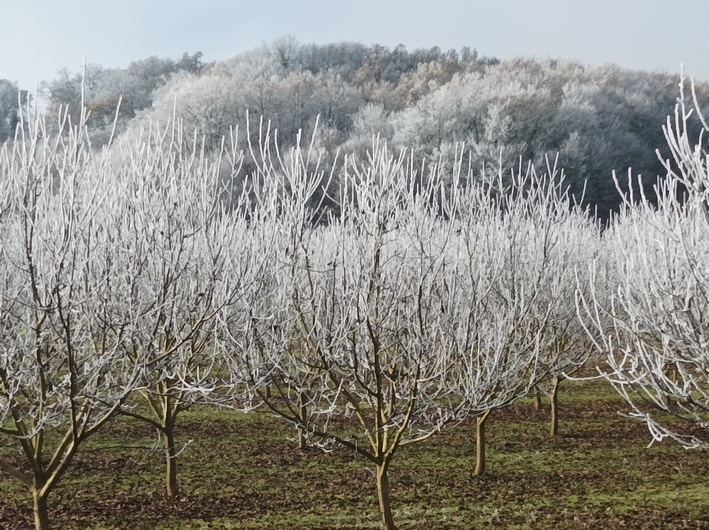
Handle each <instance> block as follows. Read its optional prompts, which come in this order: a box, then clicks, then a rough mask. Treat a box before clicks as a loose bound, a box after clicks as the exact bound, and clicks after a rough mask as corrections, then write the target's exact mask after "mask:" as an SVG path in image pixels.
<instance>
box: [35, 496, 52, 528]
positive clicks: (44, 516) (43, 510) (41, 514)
mask: <svg viewBox="0 0 709 530" xmlns="http://www.w3.org/2000/svg"><path fill="white" fill-rule="evenodd" d="M47 493H48V492H46V491H45V492H43V491H42V490H41V488H37V487H35V488H32V502H33V507H34V527H35V530H49V507H48V504H47Z"/></svg>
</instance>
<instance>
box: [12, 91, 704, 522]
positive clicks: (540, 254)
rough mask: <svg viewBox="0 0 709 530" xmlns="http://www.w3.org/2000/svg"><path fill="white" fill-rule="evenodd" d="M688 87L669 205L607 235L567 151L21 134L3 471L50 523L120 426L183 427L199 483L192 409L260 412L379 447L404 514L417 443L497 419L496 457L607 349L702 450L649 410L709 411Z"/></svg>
mask: <svg viewBox="0 0 709 530" xmlns="http://www.w3.org/2000/svg"><path fill="white" fill-rule="evenodd" d="M693 95H695V94H694V92H693ZM687 99H688V100H689V103H686V104H685V103H684V101H685V100H684V99H683V100H682V101H683V103H682V105H680V106H679V107H678V108H677V111H676V114H675V118H674V121H670V122H668V123H667V129H666V133H667V139H668V142H669V148H670V150H671V152H672V154H673V156H674V159H673V161H672V162H670V161H666V162H665V163H666V165H667V171H668V178H667V179H665V180H664V181H662V182H663V183H661V184H658V187H657V195H658V197H659V198H660V200H659V206H658V207H657V208H654V207H652V206H651V205H650V204H649V202H648V201H647V199H646V198H641V199H640V200H639V201H638V200H634V198H632V197H626V202H625V206H624V209H623V211H622V213H621V214H620V215H619V216H618V217H617V218H616V219H615V220H614V222H613V224H612V225H611V226H610V227H608V228H607V229H606V230H605V232H603V233H602V232H601V230H600V228H599V225H598V224H597V223H595V222H593V221H592V220H591V218H590V216H588V215H587V212H586V211H585V210H584V209H583V207H582V206H580V205H579V204H578V203H577V202H576V201H575V200H574V199H573V197H572V196H571V194H570V193H569V189H568V185H567V183H566V181H565V180H564V178H563V175H562V174H560V172H559V171H557V170H556V167H555V165H554V163H552V162H551V161H549V162H548V163H547V165H546V168H545V171H537V170H535V168H534V166H533V165H531V164H530V165H528V166H526V167H523V168H521V169H518V170H517V171H513V172H506V171H504V169H503V168H502V167H500V169H499V170H498V172H497V173H494V174H490V173H488V172H477V171H472V170H469V169H468V167H469V165H468V162H467V160H468V158H466V156H467V152H466V151H464V150H460V151H458V152H457V153H456V154H455V156H454V159H453V163H451V164H448V163H446V162H445V161H440V162H439V163H429V162H427V161H425V160H424V161H421V160H420V159H417V158H416V157H415V156H413V155H411V154H410V152H409V151H407V150H403V149H396V150H392V149H390V147H388V145H387V144H386V143H385V142H384V141H383V140H381V139H377V138H375V139H374V140H373V141H372V143H371V145H370V149H369V151H368V153H367V155H366V157H362V156H357V155H352V156H351V155H347V154H346V155H343V160H342V161H339V160H337V161H335V162H333V163H328V162H327V161H326V157H325V155H324V154H323V153H322V152H321V151H320V150H319V149H318V148H317V145H316V142H317V134H314V135H313V137H312V139H311V141H310V144H309V145H301V141H302V139H301V138H300V137H298V138H297V139H296V142H295V145H294V147H292V148H284V149H282V150H281V149H280V148H279V147H278V145H279V144H278V142H277V141H275V139H273V138H272V137H271V136H270V134H271V132H270V130H269V128H268V126H267V125H265V124H264V123H263V122H262V123H261V127H253V128H252V127H248V128H247V130H248V131H252V130H253V131H254V135H259V136H258V138H257V141H256V142H249V143H247V144H246V145H245V146H244V149H243V150H241V149H240V148H239V144H238V143H236V139H235V138H234V137H232V138H231V140H232V141H227V140H226V139H225V140H222V142H221V144H220V146H219V147H218V148H216V150H214V149H212V150H211V151H210V150H209V149H208V147H207V145H206V143H204V142H200V141H199V139H198V138H197V137H196V136H194V135H191V136H190V135H185V130H184V129H183V128H182V127H180V126H179V123H180V122H179V121H178V123H174V122H172V123H167V124H166V125H164V126H160V125H156V124H154V125H152V126H150V127H148V128H146V129H143V130H142V131H141V132H140V134H136V135H134V136H132V137H131V138H130V139H125V140H124V141H122V142H116V143H115V145H113V146H112V147H111V148H110V149H109V148H105V149H103V150H100V151H99V150H96V149H93V148H92V147H91V143H90V140H89V138H90V136H89V130H88V129H87V127H86V126H85V124H86V118H87V114H86V112H84V113H83V114H82V115H81V116H80V118H79V125H72V122H71V120H69V119H67V120H66V121H65V122H64V126H65V128H64V129H63V130H61V131H60V132H59V133H58V134H52V133H51V131H49V130H47V128H46V127H45V125H44V123H45V122H43V121H42V120H40V119H38V120H36V121H32V122H30V123H21V126H20V128H19V129H18V131H19V132H18V136H17V139H16V140H15V141H14V142H11V143H6V144H5V145H4V146H3V147H2V150H0V179H1V180H0V439H1V440H2V445H0V447H2V451H1V452H0V471H2V473H5V474H7V475H9V476H11V477H13V478H14V479H16V480H18V481H20V482H21V483H23V484H24V485H25V486H26V487H27V489H28V491H29V493H30V494H31V495H32V498H33V501H34V513H35V522H36V527H37V528H38V529H46V528H49V526H50V518H49V506H48V499H49V497H50V493H51V492H52V491H53V490H54V489H55V488H56V487H57V486H58V484H59V483H60V481H61V478H62V476H63V474H64V473H65V472H66V471H67V469H69V468H70V466H71V465H72V461H73V459H74V457H75V456H76V454H77V452H78V451H80V449H81V446H82V444H83V443H84V442H85V441H86V440H87V439H89V438H90V437H91V436H93V435H94V434H95V433H97V432H99V431H100V430H101V428H102V427H103V426H104V425H106V423H107V422H110V421H112V420H113V419H114V418H115V417H116V416H118V415H124V416H128V417H130V418H133V419H134V420H135V421H142V422H146V423H148V424H149V425H151V426H152V427H154V428H155V429H156V430H157V431H158V432H159V433H160V436H161V438H162V445H163V447H164V450H165V462H166V494H167V495H170V496H174V495H176V494H177V493H178V491H179V474H178V467H177V464H178V459H179V454H178V453H179V447H177V446H176V443H175V436H174V434H175V428H176V426H178V425H179V421H180V414H181V413H182V412H183V411H185V410H187V409H189V408H190V407H192V406H194V405H196V404H201V405H207V406H215V407H227V408H231V409H235V410H251V409H254V408H259V407H260V408H264V409H267V410H270V411H272V412H273V413H275V414H277V415H278V416H280V417H282V418H283V419H284V420H286V421H287V422H289V423H290V424H291V425H292V426H293V427H294V428H295V429H297V431H298V433H299V438H300V441H301V443H302V444H315V445H319V446H322V447H325V448H327V447H331V446H337V447H340V448H344V449H347V450H351V451H353V452H354V453H356V454H358V455H359V456H360V457H361V458H362V460H363V461H365V462H368V465H370V466H372V467H373V468H374V469H375V470H376V472H375V476H376V487H377V491H378V497H379V507H380V511H381V514H382V521H383V525H384V527H385V528H387V529H388V530H390V529H393V528H395V523H394V520H393V515H392V507H391V502H390V490H389V481H388V472H389V469H390V467H391V466H392V465H393V464H394V462H395V461H396V458H395V457H396V454H398V452H399V451H401V450H402V449H405V447H406V446H407V445H410V444H415V443H423V442H425V440H426V439H427V438H429V437H431V436H433V435H435V434H436V433H438V432H440V431H441V430H442V429H445V428H447V427H450V426H454V425H455V424H457V423H459V422H461V421H462V420H464V419H466V418H477V422H478V443H479V446H478V467H479V469H478V472H483V471H484V444H483V442H484V426H485V420H486V418H487V417H488V415H489V414H490V413H492V412H494V411H495V410H497V409H500V408H503V407H506V406H509V405H510V404H512V403H514V402H515V401H516V400H517V399H519V398H521V397H524V396H526V395H528V394H529V393H530V392H532V391H533V390H534V389H537V388H544V387H548V388H551V389H553V390H555V389H556V388H557V387H558V383H559V380H560V378H562V377H565V376H570V375H572V374H573V373H574V372H575V371H576V369H578V368H579V367H580V366H581V365H583V364H584V363H585V362H586V360H587V359H588V357H589V355H591V354H592V353H593V352H595V354H596V357H594V363H598V365H599V370H601V372H602V373H603V374H604V375H605V376H606V377H608V378H609V379H610V380H611V382H612V383H613V384H614V385H615V386H616V388H617V389H618V390H619V391H620V392H621V394H622V395H623V396H624V397H626V399H627V400H628V401H629V403H631V405H632V406H633V409H632V414H633V415H636V416H638V417H640V418H641V419H644V420H647V421H648V423H649V425H650V426H651V427H652V430H653V434H654V436H655V437H656V438H660V437H662V436H666V435H671V436H674V437H676V438H677V439H679V440H680V441H682V442H684V443H688V444H690V445H693V446H696V445H699V444H701V443H703V441H702V438H701V436H700V435H697V434H696V432H695V433H694V435H693V436H692V437H689V438H687V437H683V435H682V433H676V432H674V431H671V430H670V429H669V428H668V427H667V426H666V425H663V424H660V423H658V422H657V421H656V420H655V417H654V416H653V415H652V414H651V408H650V407H649V406H648V405H647V403H648V402H650V404H651V405H654V407H656V408H660V409H664V410H665V411H669V412H671V413H674V414H677V415H679V416H681V417H683V418H685V419H689V420H691V421H693V422H695V423H696V424H697V426H698V427H699V428H700V429H701V428H703V426H704V425H705V419H706V418H705V416H706V410H707V409H706V407H707V406H709V403H707V399H706V395H707V394H706V392H707V386H706V374H707V358H706V350H707V348H706V346H707V334H706V331H705V330H706V316H705V315H707V314H709V308H707V305H708V304H707V294H706V293H707V291H706V286H707V279H706V275H707V271H706V266H705V265H706V263H707V259H706V257H707V255H706V254H707V250H708V249H709V242H708V241H707V240H708V239H709V238H707V222H709V221H708V214H707V211H709V210H707V208H708V206H707V196H706V194H707V186H706V184H707V181H708V180H709V179H708V178H707V159H706V155H705V154H704V153H705V152H704V150H703V149H702V143H703V142H704V137H703V136H702V137H700V138H698V139H697V138H695V139H694V140H692V137H691V135H690V134H691V132H690V129H692V127H690V125H689V122H690V114H691V112H690V110H689V108H694V110H695V111H696V108H695V107H697V105H698V102H697V100H696V97H694V98H693V99H692V98H689V97H688V98H687ZM182 123H184V122H182ZM699 127H702V128H703V130H704V131H709V127H707V125H706V124H705V123H704V122H703V121H701V119H700V122H699ZM250 137H251V136H250V135H249V139H250ZM244 152H246V153H248V156H249V157H250V159H251V160H252V161H253V169H249V170H248V171H247V170H246V169H245V168H246V167H247V165H246V164H244V157H245V155H244ZM235 183H238V185H236V184H235ZM680 184H681V185H682V190H685V191H684V192H683V193H684V194H682V193H681V192H680V191H679V188H678V185H680ZM326 203H327V206H326ZM597 354H603V355H604V356H605V357H607V361H605V362H603V361H597V359H598V357H597ZM636 393H640V394H641V397H644V398H645V399H644V400H636V399H635V397H636ZM647 398H650V399H649V400H648V399H647ZM197 442H198V443H199V441H197Z"/></svg>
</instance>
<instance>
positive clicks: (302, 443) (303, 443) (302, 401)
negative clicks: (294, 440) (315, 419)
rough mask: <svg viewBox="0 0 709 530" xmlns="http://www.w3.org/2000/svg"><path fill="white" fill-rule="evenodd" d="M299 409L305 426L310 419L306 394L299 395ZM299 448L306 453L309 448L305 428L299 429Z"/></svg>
mask: <svg viewBox="0 0 709 530" xmlns="http://www.w3.org/2000/svg"><path fill="white" fill-rule="evenodd" d="M298 407H299V408H300V419H301V421H302V422H303V424H304V425H305V423H306V420H307V418H308V401H307V399H306V396H305V393H303V392H301V393H300V394H298ZM298 448H299V449H300V450H301V451H305V450H306V449H307V448H308V441H307V440H306V438H305V427H298Z"/></svg>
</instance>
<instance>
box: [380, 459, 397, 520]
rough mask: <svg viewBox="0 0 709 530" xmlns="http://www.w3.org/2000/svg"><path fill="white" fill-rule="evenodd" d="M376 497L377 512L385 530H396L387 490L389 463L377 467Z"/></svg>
mask: <svg viewBox="0 0 709 530" xmlns="http://www.w3.org/2000/svg"><path fill="white" fill-rule="evenodd" d="M377 496H378V497H379V511H380V513H381V514H382V522H383V523H384V529H385V530H397V528H396V525H395V524H394V516H393V514H392V513H391V495H390V490H389V463H387V462H385V463H384V464H382V465H381V466H377Z"/></svg>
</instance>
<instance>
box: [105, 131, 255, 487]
mask: <svg viewBox="0 0 709 530" xmlns="http://www.w3.org/2000/svg"><path fill="white" fill-rule="evenodd" d="M169 131H170V129H167V130H166V131H162V130H159V129H157V128H152V129H149V130H146V131H144V134H143V136H142V137H139V140H138V141H136V142H133V143H129V144H127V145H123V146H122V147H123V148H122V150H121V151H120V152H119V153H114V160H117V161H118V166H117V167H116V168H115V169H114V171H115V172H116V174H120V175H121V177H122V178H121V179H120V182H118V183H116V186H118V187H119V188H120V198H121V200H120V204H115V205H113V207H114V208H122V209H123V210H124V211H125V212H126V213H125V218H126V219H127V221H128V222H127V223H126V224H125V225H124V226H123V227H122V228H123V229H122V231H121V234H120V242H121V245H122V248H124V249H125V250H126V251H128V252H129V253H131V254H132V255H133V256H135V258H134V259H135V261H136V264H139V265H138V266H137V273H136V277H135V282H136V284H137V288H136V289H135V290H133V291H132V292H131V294H130V297H131V298H130V303H131V305H132V306H133V307H134V308H135V310H134V312H133V314H132V318H133V322H132V323H133V328H134V330H135V333H134V334H133V336H132V337H131V340H130V342H126V350H125V351H124V355H125V356H126V357H127V358H129V359H131V361H132V362H134V363H135V364H136V365H139V366H141V367H142V368H141V378H142V382H143V384H142V385H141V387H140V388H139V389H138V390H137V391H136V392H134V393H133V395H132V396H131V398H130V399H129V400H128V401H126V402H125V403H124V404H123V405H122V407H121V410H120V411H121V413H122V414H123V415H126V416H129V417H132V418H135V419H138V420H141V421H144V422H146V423H148V424H149V425H151V426H153V427H154V428H155V429H156V430H157V431H158V433H159V435H160V437H161V439H162V442H163V448H164V452H165V462H166V481H165V487H166V493H167V495H168V496H170V497H173V496H176V495H177V494H178V492H179V485H178V477H177V460H178V455H179V453H180V451H181V448H180V445H179V444H178V442H177V439H176V434H177V429H178V426H179V424H178V419H179V415H180V414H181V413H182V412H184V411H186V410H187V409H189V408H190V407H192V406H193V405H195V404H198V403H203V404H213V405H214V404H218V403H220V402H221V401H224V400H227V398H228V399H229V403H230V404H232V398H233V394H234V392H230V391H229V388H227V385H226V382H225V378H224V374H225V372H224V365H223V363H222V362H221V361H220V359H221V358H222V357H221V355H220V353H219V352H220V348H219V342H218V341H217V336H216V325H217V316H218V314H219V312H220V311H222V310H224V308H225V307H226V306H228V305H230V304H233V303H235V302H236V301H237V299H238V297H239V296H240V295H241V290H242V288H243V286H244V284H245V283H246V277H247V272H248V271H250V267H251V260H252V258H254V257H255V256H256V254H255V252H254V249H253V244H252V243H253V240H252V238H250V231H249V230H248V226H247V220H246V216H245V211H246V210H245V208H244V199H245V195H244V194H241V195H239V196H236V197H233V196H231V195H230V194H228V193H227V192H226V189H225V187H224V186H222V182H221V179H220V175H221V173H222V171H221V169H222V163H223V157H224V156H225V152H224V147H222V152H220V153H218V154H216V155H211V156H207V155H206V154H205V152H204V148H203V147H202V148H200V146H199V143H198V141H197V140H196V138H195V139H194V141H193V142H192V147H191V149H186V148H185V147H184V145H185V142H184V141H183V139H182V138H181V135H180V132H181V129H180V127H179V126H178V127H175V128H172V133H170V132H169ZM226 155H228V156H229V157H230V158H231V159H237V160H238V159H239V158H240V155H239V154H238V152H235V150H234V149H232V151H231V152H229V153H226ZM235 165H236V166H237V167H238V166H240V164H239V163H238V162H237V163H236V164H235ZM236 177H237V175H230V178H236ZM225 184H227V185H228V182H227V183H225ZM227 379H228V378H227Z"/></svg>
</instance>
